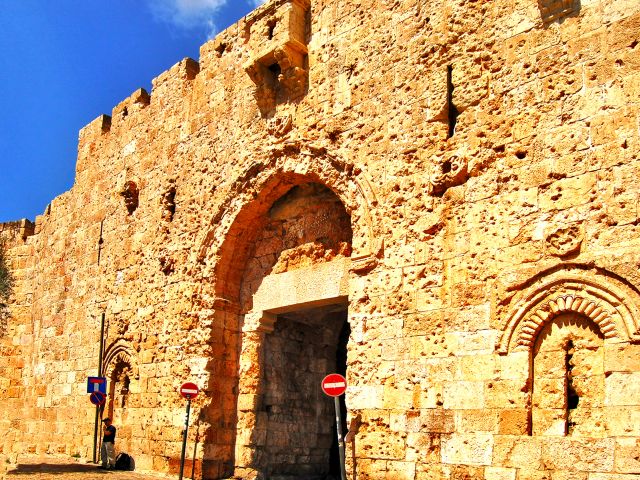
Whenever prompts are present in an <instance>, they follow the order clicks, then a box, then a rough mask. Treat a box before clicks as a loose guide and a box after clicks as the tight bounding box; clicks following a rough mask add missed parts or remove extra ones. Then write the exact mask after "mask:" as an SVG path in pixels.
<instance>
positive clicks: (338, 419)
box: [333, 397, 347, 480]
mask: <svg viewBox="0 0 640 480" xmlns="http://www.w3.org/2000/svg"><path fill="white" fill-rule="evenodd" d="M333 401H334V404H335V407H336V430H337V433H338V450H339V451H340V475H341V476H342V480H347V471H346V468H345V466H344V460H345V458H344V457H345V455H344V437H343V435H342V416H341V415H340V397H333Z"/></svg>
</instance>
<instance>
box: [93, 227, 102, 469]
mask: <svg viewBox="0 0 640 480" xmlns="http://www.w3.org/2000/svg"><path fill="white" fill-rule="evenodd" d="M100 231H101V232H102V224H101V226H100ZM100 237H102V235H100ZM99 348H100V351H99V353H98V376H99V377H101V376H102V353H103V352H102V351H103V348H104V312H102V317H101V320H100V347H99ZM99 410H100V406H99V405H96V420H95V424H94V426H93V463H98V461H97V460H96V450H97V445H98V411H99Z"/></svg>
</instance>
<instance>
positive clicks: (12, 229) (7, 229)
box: [0, 218, 35, 247]
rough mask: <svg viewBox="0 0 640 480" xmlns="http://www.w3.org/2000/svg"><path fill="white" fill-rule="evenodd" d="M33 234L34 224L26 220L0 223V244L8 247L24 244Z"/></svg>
mask: <svg viewBox="0 0 640 480" xmlns="http://www.w3.org/2000/svg"><path fill="white" fill-rule="evenodd" d="M34 233H35V224H34V223H33V222H32V221H31V220H29V219H26V218H23V219H22V220H16V221H14V222H5V223H0V242H5V243H6V245H7V246H8V247H13V246H16V245H19V244H21V243H24V242H25V241H26V240H27V238H29V237H30V236H32V235H33V234H34Z"/></svg>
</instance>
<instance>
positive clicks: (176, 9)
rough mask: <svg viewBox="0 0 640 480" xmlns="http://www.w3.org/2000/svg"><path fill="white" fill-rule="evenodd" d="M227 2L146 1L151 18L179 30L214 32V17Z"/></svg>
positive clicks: (225, 0)
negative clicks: (200, 29)
mask: <svg viewBox="0 0 640 480" xmlns="http://www.w3.org/2000/svg"><path fill="white" fill-rule="evenodd" d="M228 1H229V0H147V3H148V4H149V8H150V9H151V13H152V14H153V16H154V17H155V18H156V19H157V20H160V21H163V22H167V23H171V24H173V25H176V26H178V27H181V28H185V29H192V28H205V29H207V31H208V32H209V35H210V36H211V35H212V34H214V33H215V32H216V26H215V21H214V19H215V16H216V14H217V13H218V12H219V11H220V9H221V8H222V7H224V6H225V5H226V4H227V3H228Z"/></svg>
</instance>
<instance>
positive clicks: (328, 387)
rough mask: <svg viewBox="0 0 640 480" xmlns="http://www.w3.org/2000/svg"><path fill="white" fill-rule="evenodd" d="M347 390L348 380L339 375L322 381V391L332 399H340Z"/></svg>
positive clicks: (335, 374) (332, 375)
mask: <svg viewBox="0 0 640 480" xmlns="http://www.w3.org/2000/svg"><path fill="white" fill-rule="evenodd" d="M346 390H347V379H346V378H344V377H343V376H342V375H340V374H339V373H332V374H330V375H327V376H326V377H324V378H323V379H322V391H323V392H324V393H326V394H327V395H329V396H330V397H339V396H340V395H342V394H343V393H344V392H345V391H346Z"/></svg>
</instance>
